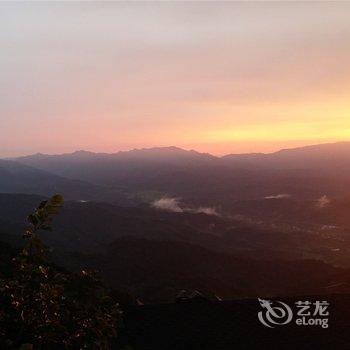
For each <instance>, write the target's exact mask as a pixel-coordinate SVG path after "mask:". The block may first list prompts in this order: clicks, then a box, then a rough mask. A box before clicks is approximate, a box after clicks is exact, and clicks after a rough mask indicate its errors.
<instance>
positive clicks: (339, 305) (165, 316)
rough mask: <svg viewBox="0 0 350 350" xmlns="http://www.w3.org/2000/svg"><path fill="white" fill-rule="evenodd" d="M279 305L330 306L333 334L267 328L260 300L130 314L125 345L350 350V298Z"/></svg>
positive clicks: (143, 349) (140, 349) (179, 349)
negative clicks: (321, 303) (260, 315)
mask: <svg viewBox="0 0 350 350" xmlns="http://www.w3.org/2000/svg"><path fill="white" fill-rule="evenodd" d="M277 300H278V299H277ZM279 300H282V301H284V302H285V303H287V304H288V305H293V304H294V302H296V301H298V300H311V301H315V300H327V301H328V302H329V303H330V306H329V309H328V310H329V328H322V327H321V326H298V325H296V324H295V323H293V321H292V322H291V323H290V324H287V325H280V326H276V328H273V329H272V328H267V327H265V326H264V325H262V324H261V323H260V322H259V320H258V312H259V311H261V307H260V305H259V303H258V300H257V299H247V300H237V301H221V302H220V301H217V302H211V301H192V302H179V303H173V304H159V305H145V306H138V307H134V308H131V309H129V310H128V311H127V312H126V313H125V315H124V329H123V332H122V335H121V338H120V341H121V342H127V343H128V344H129V348H131V349H134V350H148V349H149V350H151V349H152V350H155V349H162V350H165V349H166V350H170V349H176V350H187V349H191V350H193V349H200V350H204V349H208V350H220V349H221V350H222V349H230V350H231V349H235V350H238V349H300V350H304V349H306V350H307V349H310V350H313V349H334V350H338V349H341V350H342V349H344V350H345V349H349V344H350V333H349V326H350V313H349V310H350V295H330V296H322V297H300V298H293V299H291V298H289V299H286V298H283V299H279Z"/></svg>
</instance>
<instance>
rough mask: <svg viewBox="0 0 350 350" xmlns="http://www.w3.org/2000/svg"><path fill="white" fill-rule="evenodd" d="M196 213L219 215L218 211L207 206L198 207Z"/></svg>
mask: <svg viewBox="0 0 350 350" xmlns="http://www.w3.org/2000/svg"><path fill="white" fill-rule="evenodd" d="M195 212H196V213H198V214H206V215H215V216H219V213H218V212H217V211H216V209H215V208H209V207H199V208H198V209H196V210H195Z"/></svg>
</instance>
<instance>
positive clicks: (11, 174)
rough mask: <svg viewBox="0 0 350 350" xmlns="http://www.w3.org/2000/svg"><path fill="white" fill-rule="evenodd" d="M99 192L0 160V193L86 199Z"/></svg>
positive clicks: (78, 182) (70, 180)
mask: <svg viewBox="0 0 350 350" xmlns="http://www.w3.org/2000/svg"><path fill="white" fill-rule="evenodd" d="M99 191H100V188H99V187H98V186H95V185H91V184H89V183H86V182H83V181H80V180H72V179H67V178H64V177H61V176H57V175H54V174H51V173H49V172H46V171H42V170H38V169H36V168H33V167H30V166H27V165H24V164H21V163H18V162H14V161H10V160H1V159H0V192H5V193H27V194H39V195H44V196H47V195H50V194H52V193H62V194H63V195H65V196H66V197H67V198H76V199H88V198H91V197H93V196H96V194H97V193H98V192H99Z"/></svg>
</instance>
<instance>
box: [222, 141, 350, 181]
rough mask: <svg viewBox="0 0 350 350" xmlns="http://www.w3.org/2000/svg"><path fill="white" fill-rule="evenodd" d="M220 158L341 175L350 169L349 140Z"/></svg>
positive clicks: (242, 163) (253, 165)
mask: <svg viewBox="0 0 350 350" xmlns="http://www.w3.org/2000/svg"><path fill="white" fill-rule="evenodd" d="M222 159H223V160H225V161H228V162H230V163H231V164H234V165H240V166H245V167H248V168H254V169H278V170H298V171H306V174H307V171H309V174H310V173H311V172H312V171H317V172H318V173H319V172H321V173H322V174H324V175H334V176H337V177H342V176H348V175H349V172H350V142H338V143H329V144H321V145H312V146H306V147H299V148H294V149H284V150H281V151H278V152H275V153H270V154H263V153H256V154H230V155H226V156H224V157H223V158H222Z"/></svg>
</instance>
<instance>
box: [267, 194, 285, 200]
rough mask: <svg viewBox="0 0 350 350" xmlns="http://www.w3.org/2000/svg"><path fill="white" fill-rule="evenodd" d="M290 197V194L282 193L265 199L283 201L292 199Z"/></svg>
mask: <svg viewBox="0 0 350 350" xmlns="http://www.w3.org/2000/svg"><path fill="white" fill-rule="evenodd" d="M290 197H291V195H290V194H287V193H281V194H276V195H271V196H266V197H265V199H283V198H290Z"/></svg>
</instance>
